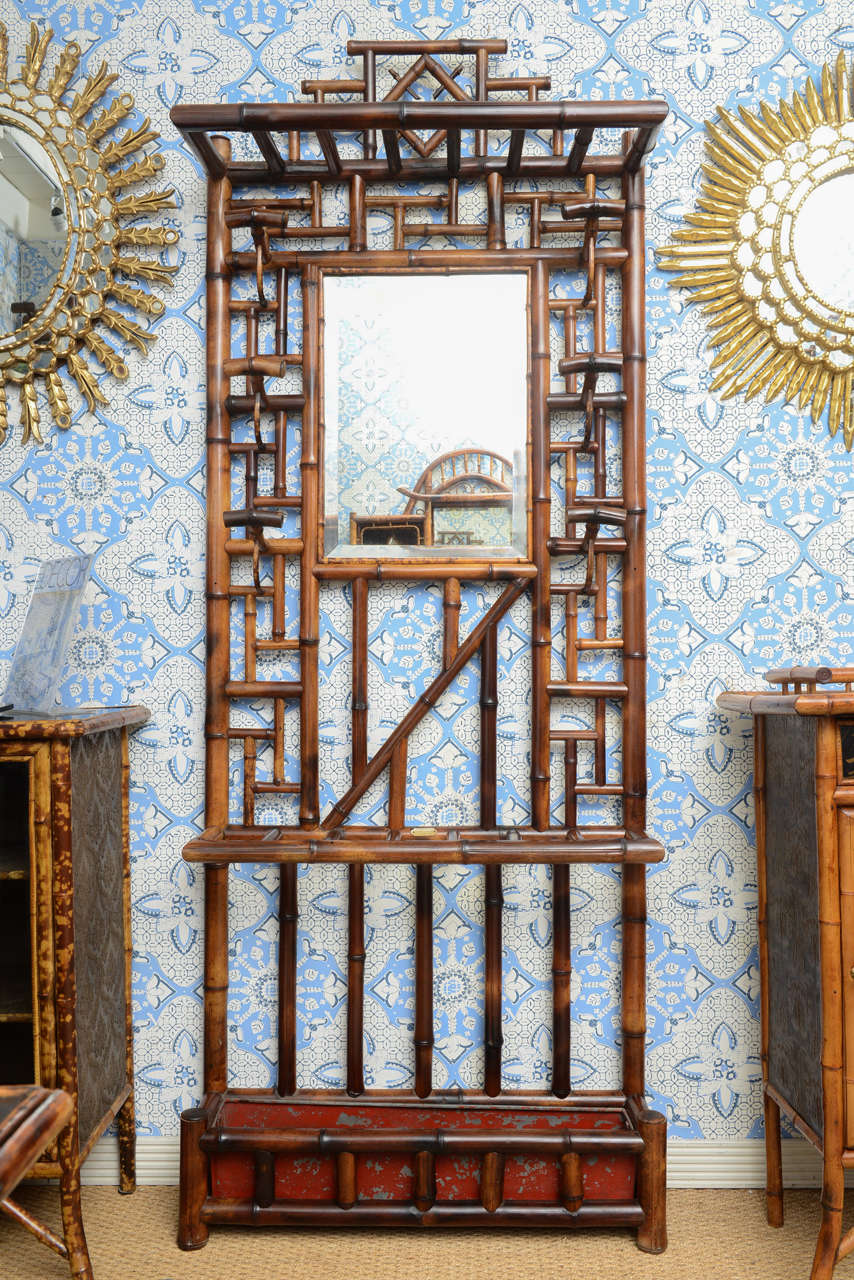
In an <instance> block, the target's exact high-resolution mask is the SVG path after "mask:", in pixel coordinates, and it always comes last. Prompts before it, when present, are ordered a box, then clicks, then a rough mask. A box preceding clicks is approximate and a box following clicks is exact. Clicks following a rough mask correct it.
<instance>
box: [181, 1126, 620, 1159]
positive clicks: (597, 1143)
mask: <svg viewBox="0 0 854 1280" xmlns="http://www.w3.org/2000/svg"><path fill="white" fill-rule="evenodd" d="M199 1146H200V1147H201V1149H202V1151H206V1152H208V1154H209V1155H213V1154H215V1153H218V1154H224V1153H226V1152H227V1153H229V1154H232V1153H234V1152H236V1151H271V1152H274V1153H275V1154H276V1155H291V1156H294V1155H318V1156H323V1155H336V1154H337V1153H338V1152H340V1151H349V1152H352V1153H361V1154H374V1153H379V1152H382V1153H383V1154H388V1155H397V1154H399V1153H401V1152H405V1151H430V1152H432V1153H433V1154H434V1155H458V1156H462V1155H483V1154H484V1153H485V1152H489V1151H502V1152H504V1153H505V1154H506V1155H517V1154H525V1155H539V1156H562V1155H564V1154H566V1153H567V1152H572V1151H574V1152H577V1153H578V1155H587V1156H589V1155H599V1154H603V1153H604V1154H607V1155H616V1154H617V1153H620V1152H622V1153H626V1154H635V1155H636V1154H637V1153H638V1152H640V1151H643V1139H642V1138H641V1137H640V1136H639V1135H638V1134H637V1133H634V1132H633V1131H631V1130H624V1131H622V1132H618V1131H615V1130H602V1131H601V1132H598V1131H595V1130H588V1131H584V1130H575V1129H574V1130H563V1131H562V1132H558V1133H544V1132H542V1131H541V1130H535V1129H527V1130H524V1129H523V1130H518V1131H508V1130H506V1129H483V1130H470V1129H432V1130H429V1131H425V1130H423V1129H412V1130H401V1129H371V1130H368V1131H366V1132H363V1131H360V1130H359V1129H357V1128H355V1127H348V1128H343V1129H340V1130H330V1129H320V1130H315V1131H312V1130H309V1129H279V1130H275V1129H266V1130H264V1131H258V1130H252V1129H243V1128H228V1127H223V1128H221V1129H220V1128H216V1129H213V1130H209V1131H208V1132H207V1133H205V1134H203V1135H202V1137H201V1138H200V1139H199Z"/></svg>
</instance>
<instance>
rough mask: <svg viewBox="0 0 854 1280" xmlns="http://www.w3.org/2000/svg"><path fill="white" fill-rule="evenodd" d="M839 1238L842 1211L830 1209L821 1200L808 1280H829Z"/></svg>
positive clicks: (834, 1263)
mask: <svg viewBox="0 0 854 1280" xmlns="http://www.w3.org/2000/svg"><path fill="white" fill-rule="evenodd" d="M841 1236H842V1210H841V1209H834V1208H830V1207H829V1206H828V1205H827V1204H826V1203H825V1202H824V1200H823V1201H822V1215H821V1230H820V1231H819V1233H818V1243H817V1244H816V1247H815V1257H814V1258H813V1264H812V1271H811V1272H810V1280H831V1277H832V1275H833V1268H834V1267H835V1265H836V1251H837V1249H838V1247H839V1241H840V1238H841Z"/></svg>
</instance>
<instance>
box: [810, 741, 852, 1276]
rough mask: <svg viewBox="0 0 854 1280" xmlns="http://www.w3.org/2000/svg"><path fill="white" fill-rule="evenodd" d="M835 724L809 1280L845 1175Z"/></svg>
mask: <svg viewBox="0 0 854 1280" xmlns="http://www.w3.org/2000/svg"><path fill="white" fill-rule="evenodd" d="M836 736H837V731H836V724H835V721H834V720H833V719H831V718H830V717H826V718H822V719H820V720H819V721H818V725H817V734H816V771H815V802H816V824H817V834H818V912H819V953H820V958H821V959H820V962H821V1042H822V1044H821V1092H822V1104H823V1113H824V1132H823V1134H822V1157H823V1163H824V1175H823V1184H822V1196H821V1228H820V1230H819V1235H818V1242H817V1244H816V1249H815V1258H814V1260H813V1266H812V1271H811V1273H810V1280H830V1277H831V1275H832V1273H833V1267H834V1264H835V1262H836V1250H837V1248H838V1246H839V1242H840V1239H841V1236H842V1207H843V1201H844V1198H845V1175H844V1171H843V1168H842V1151H843V1148H844V1146H845V1136H844V1132H843V1124H844V1116H845V1081H844V1070H845V1059H844V1043H843V1031H842V1025H843V1012H842V923H841V918H840V907H839V848H838V833H837V825H836V807H835V804H834V798H833V793H834V791H835V789H836Z"/></svg>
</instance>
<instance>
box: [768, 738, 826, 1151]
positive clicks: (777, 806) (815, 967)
mask: <svg viewBox="0 0 854 1280" xmlns="http://www.w3.org/2000/svg"><path fill="white" fill-rule="evenodd" d="M765 719H766V728H765V807H766V810H765V811H766V818H765V823H766V826H765V872H766V892H767V921H766V930H767V940H768V1081H769V1083H770V1084H771V1085H773V1086H774V1088H776V1089H777V1090H778V1091H779V1093H780V1094H781V1095H782V1097H783V1098H785V1100H786V1101H787V1102H788V1103H789V1104H790V1106H792V1107H793V1108H794V1109H795V1111H796V1112H797V1113H798V1115H799V1116H801V1117H802V1119H804V1120H805V1121H806V1122H807V1124H808V1125H810V1127H811V1128H812V1129H813V1131H814V1132H815V1133H816V1134H818V1135H819V1136H821V1134H822V1133H823V1131H824V1107H823V1103H822V1089H821V1051H822V1027H821V961H820V951H819V924H818V920H819V906H818V840H817V835H816V801H815V768H816V766H815V758H816V726H815V720H814V719H813V718H808V717H806V716H783V715H774V716H766V718H765Z"/></svg>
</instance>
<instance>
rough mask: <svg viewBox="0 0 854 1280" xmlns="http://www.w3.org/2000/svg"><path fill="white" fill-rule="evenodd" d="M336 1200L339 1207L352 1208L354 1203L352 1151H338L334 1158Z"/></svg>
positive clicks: (353, 1159)
mask: <svg viewBox="0 0 854 1280" xmlns="http://www.w3.org/2000/svg"><path fill="white" fill-rule="evenodd" d="M335 1174H336V1183H337V1192H336V1200H337V1201H338V1207H339V1209H352V1208H353V1205H354V1204H355V1203H356V1200H357V1198H358V1197H357V1195H356V1157H355V1156H354V1155H353V1152H352V1151H339V1152H338V1155H337V1156H336V1159H335Z"/></svg>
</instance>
